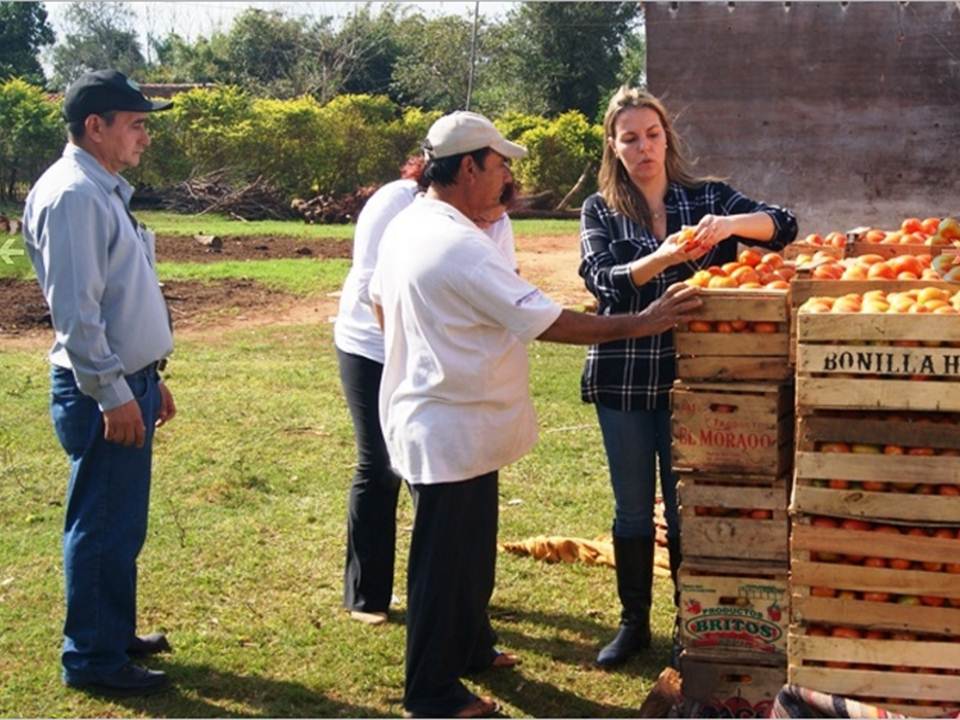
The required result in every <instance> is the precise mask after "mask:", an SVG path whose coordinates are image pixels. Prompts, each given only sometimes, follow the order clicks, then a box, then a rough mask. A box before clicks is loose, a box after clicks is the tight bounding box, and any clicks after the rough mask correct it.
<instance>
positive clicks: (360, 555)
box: [333, 156, 516, 625]
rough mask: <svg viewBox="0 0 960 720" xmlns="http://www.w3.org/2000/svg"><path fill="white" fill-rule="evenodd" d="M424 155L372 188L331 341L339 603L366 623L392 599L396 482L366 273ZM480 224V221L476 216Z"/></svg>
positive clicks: (503, 229) (502, 225)
mask: <svg viewBox="0 0 960 720" xmlns="http://www.w3.org/2000/svg"><path fill="white" fill-rule="evenodd" d="M424 162H425V161H424V158H423V157H422V156H419V157H414V158H410V159H409V160H408V161H407V162H406V164H405V165H404V167H403V168H402V169H401V173H400V174H401V179H399V180H395V181H393V182H390V183H387V184H386V185H384V186H383V187H381V188H380V189H378V190H377V191H376V192H375V193H374V194H373V195H372V196H371V197H370V199H369V200H368V201H367V203H366V205H364V207H363V210H362V211H361V212H360V215H359V217H358V218H357V229H356V233H355V234H354V241H353V265H352V266H351V268H350V272H349V274H348V275H347V279H346V281H345V282H344V285H343V291H342V293H341V295H340V310H339V313H338V315H337V321H336V324H335V325H334V331H333V334H334V343H335V345H336V350H337V361H338V364H339V368H340V382H341V385H342V387H343V394H344V397H345V398H346V401H347V405H348V407H349V409H350V415H351V418H352V420H353V426H354V439H355V441H356V447H357V468H356V472H355V473H354V476H353V480H352V483H351V487H350V496H349V501H348V508H347V553H346V555H347V557H346V562H345V564H344V581H343V588H344V589H343V604H344V607H345V608H346V609H347V610H348V611H350V614H351V617H353V618H354V619H357V620H360V621H362V622H366V623H370V624H374V625H376V624H380V623H383V622H386V620H387V610H388V608H389V605H390V599H391V597H392V596H393V566H394V547H395V544H396V532H397V521H396V514H397V496H398V494H399V490H400V477H399V476H398V475H397V474H396V473H395V472H394V471H393V470H392V469H391V467H390V459H389V457H388V455H387V449H386V447H385V446H384V442H383V433H382V432H381V430H380V414H379V411H378V408H377V403H378V400H377V398H378V394H379V390H380V376H381V374H382V372H383V333H382V332H381V330H380V326H379V325H378V324H377V321H376V318H374V316H373V310H372V308H371V307H370V295H369V291H368V288H369V283H370V276H371V275H373V269H374V266H375V265H376V261H377V253H378V251H379V249H380V239H381V237H382V236H383V231H384V230H385V229H386V227H387V225H388V224H389V222H390V221H391V220H392V219H393V218H394V217H395V216H396V215H397V214H398V213H399V212H400V211H401V210H403V209H404V208H405V207H407V206H408V205H410V203H412V202H413V200H414V198H415V197H416V196H417V194H418V193H419V192H420V188H419V186H418V181H419V179H420V174H421V173H422V172H423V167H424ZM504 209H505V208H504V207H502V206H498V207H497V208H495V209H494V212H493V214H491V215H489V216H488V217H494V218H495V219H494V221H493V222H492V223H489V224H488V223H484V224H485V225H486V224H488V225H489V227H488V228H487V230H486V231H485V232H486V233H487V235H488V236H489V237H490V239H491V240H492V241H493V244H494V245H495V246H496V248H497V249H498V251H499V252H500V253H501V254H502V255H503V256H504V258H505V259H506V260H507V262H508V263H509V265H510V266H511V267H516V255H515V252H514V246H513V245H514V244H513V229H512V227H511V224H510V218H509V217H508V216H507V215H506V213H505V212H504ZM478 220H479V219H478Z"/></svg>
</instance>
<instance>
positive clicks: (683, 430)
mask: <svg viewBox="0 0 960 720" xmlns="http://www.w3.org/2000/svg"><path fill="white" fill-rule="evenodd" d="M677 410H679V411H680V412H679V413H677V412H676V410H675V413H676V414H677V415H680V414H681V413H687V414H688V415H689V416H691V417H692V418H697V419H698V420H699V422H697V423H696V424H693V423H691V424H690V425H680V424H678V425H677V426H676V431H675V434H676V439H677V442H679V443H680V444H681V445H689V446H692V447H697V446H701V447H709V448H718V449H723V450H767V449H770V448H776V447H777V443H778V440H779V438H778V436H777V434H776V432H771V431H770V430H769V429H768V427H769V422H766V421H764V422H751V421H750V420H744V419H743V418H741V417H736V418H734V419H727V418H722V417H716V416H714V417H710V416H707V417H706V418H704V417H703V415H699V416H698V410H697V408H696V407H695V406H694V405H692V404H686V405H681V406H679V407H678V408H677ZM721 412H722V410H721Z"/></svg>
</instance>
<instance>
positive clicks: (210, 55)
mask: <svg viewBox="0 0 960 720" xmlns="http://www.w3.org/2000/svg"><path fill="white" fill-rule="evenodd" d="M150 47H151V50H152V51H153V53H154V55H155V56H156V62H155V63H154V64H153V65H151V66H150V67H149V68H148V69H147V71H146V73H145V76H144V77H145V78H149V79H150V80H152V81H153V82H167V83H215V82H220V81H223V82H227V81H229V80H230V79H231V78H230V72H229V66H230V62H229V60H228V59H227V49H226V36H225V35H223V33H214V34H213V35H212V36H211V37H210V38H205V37H203V36H200V37H198V38H197V40H196V42H194V43H193V44H190V42H189V41H187V40H186V39H184V38H183V37H182V36H180V35H179V34H178V33H176V32H170V33H168V34H167V35H166V36H164V37H162V38H160V39H159V40H157V39H151V40H150Z"/></svg>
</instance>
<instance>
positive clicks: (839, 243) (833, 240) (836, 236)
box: [823, 231, 847, 247]
mask: <svg viewBox="0 0 960 720" xmlns="http://www.w3.org/2000/svg"><path fill="white" fill-rule="evenodd" d="M823 240H824V243H826V244H827V245H830V246H832V247H843V246H844V245H846V243H847V236H846V235H844V234H843V233H842V232H836V231H834V232H832V233H829V234H828V235H827V236H826V237H825V238H824V239H823Z"/></svg>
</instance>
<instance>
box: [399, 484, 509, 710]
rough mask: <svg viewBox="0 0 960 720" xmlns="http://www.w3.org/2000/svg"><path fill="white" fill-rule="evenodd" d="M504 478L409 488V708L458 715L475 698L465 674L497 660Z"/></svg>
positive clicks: (407, 683)
mask: <svg viewBox="0 0 960 720" xmlns="http://www.w3.org/2000/svg"><path fill="white" fill-rule="evenodd" d="M497 485H498V474H497V473H496V472H492V473H488V474H487V475H481V476H480V477H476V478H473V479H472V480H466V481H463V482H452V483H442V484H439V485H411V486H410V491H411V493H412V494H413V502H414V512H415V516H414V521H413V538H412V540H411V544H410V562H409V565H408V568H407V655H406V687H405V693H404V698H403V704H404V707H405V708H406V709H407V710H408V711H410V712H411V713H413V714H415V715H419V716H425V717H452V716H453V715H455V714H456V713H457V712H458V711H459V710H461V709H462V708H463V707H464V706H466V705H468V704H469V703H471V702H473V701H474V700H475V699H476V697H475V696H474V695H473V693H471V692H470V691H469V690H467V688H466V687H465V686H464V685H463V683H461V682H460V677H461V676H463V675H467V674H469V673H471V672H479V671H480V670H484V669H486V668H487V667H489V666H490V664H491V663H492V662H493V659H494V655H495V651H494V643H495V642H496V635H495V634H494V632H493V629H492V628H491V627H490V619H489V617H488V615H487V605H488V604H489V602H490V596H491V595H492V594H493V583H494V575H495V573H496V562H497V514H498V506H497V501H498V491H497Z"/></svg>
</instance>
